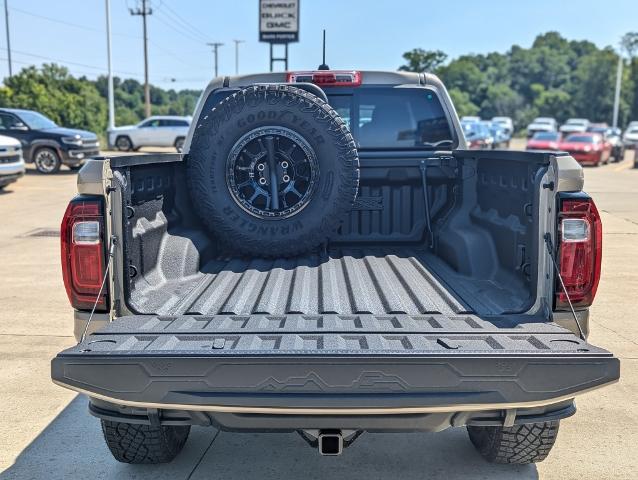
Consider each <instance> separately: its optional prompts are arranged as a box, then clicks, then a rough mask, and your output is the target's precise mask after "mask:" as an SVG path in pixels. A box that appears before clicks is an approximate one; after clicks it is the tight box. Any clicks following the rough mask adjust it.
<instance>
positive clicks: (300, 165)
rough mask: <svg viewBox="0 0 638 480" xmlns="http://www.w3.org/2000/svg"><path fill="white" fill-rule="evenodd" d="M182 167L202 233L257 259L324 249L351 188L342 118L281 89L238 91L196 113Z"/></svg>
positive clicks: (353, 153)
mask: <svg viewBox="0 0 638 480" xmlns="http://www.w3.org/2000/svg"><path fill="white" fill-rule="evenodd" d="M187 162H188V182H189V187H190V192H191V198H192V202H193V204H194V206H195V209H196V211H197V213H198V214H199V216H200V217H201V219H202V221H203V223H204V224H205V225H206V227H207V228H208V230H209V231H210V233H211V234H212V235H213V236H214V237H215V238H217V239H218V240H219V241H220V242H222V243H224V244H225V245H226V246H227V247H229V248H230V249H232V251H234V252H238V253H244V254H248V255H253V256H260V257H282V256H283V257H289V256H292V255H297V254H299V253H303V252H306V251H308V250H310V249H312V248H315V247H317V246H318V245H320V244H322V243H324V242H325V241H326V239H327V238H328V237H329V236H330V234H331V233H333V232H334V231H335V229H336V228H337V227H338V225H339V223H340V221H341V220H342V219H343V217H344V215H345V214H346V213H347V212H348V211H349V210H350V209H351V208H352V205H353V203H354V200H355V196H356V194H357V189H358V186H359V157H358V155H357V149H356V146H355V142H354V139H353V138H352V135H351V134H350V132H349V130H348V128H347V126H346V124H345V123H344V121H343V119H342V118H341V117H340V116H339V114H337V112H336V111H335V110H334V109H332V108H331V107H330V106H329V105H328V104H327V103H326V102H324V101H323V100H321V99H320V98H318V97H316V96H315V95H313V94H311V93H308V92H306V91H304V90H301V89H299V88H295V87H293V86H289V85H259V86H252V87H248V88H244V89H242V90H240V91H238V92H236V93H234V94H233V95H231V96H229V97H228V98H226V99H224V100H222V101H221V102H220V103H218V104H217V105H216V106H215V107H214V108H213V109H212V110H211V111H210V112H208V113H207V112H202V114H201V116H200V119H199V124H198V125H197V128H196V129H195V132H194V134H193V139H192V142H191V147H190V151H189V156H188V160H187Z"/></svg>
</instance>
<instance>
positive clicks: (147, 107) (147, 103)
mask: <svg viewBox="0 0 638 480" xmlns="http://www.w3.org/2000/svg"><path fill="white" fill-rule="evenodd" d="M146 2H147V0H142V8H135V9H133V8H129V12H131V15H141V17H142V25H143V27H144V113H145V114H146V116H147V117H150V116H151V90H150V87H149V85H148V35H147V32H146V17H148V16H149V15H152V14H153V9H152V8H146Z"/></svg>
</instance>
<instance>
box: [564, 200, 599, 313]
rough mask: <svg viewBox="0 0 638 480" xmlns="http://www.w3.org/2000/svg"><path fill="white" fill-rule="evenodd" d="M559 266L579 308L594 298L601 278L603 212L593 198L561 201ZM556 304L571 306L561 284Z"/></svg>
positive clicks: (570, 296)
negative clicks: (601, 215) (601, 214)
mask: <svg viewBox="0 0 638 480" xmlns="http://www.w3.org/2000/svg"><path fill="white" fill-rule="evenodd" d="M558 227H559V228H558V234H559V268H560V274H561V276H562V278H563V282H564V283H565V288H566V289H567V293H568V294H569V299H570V300H571V302H572V304H573V306H574V307H575V308H578V307H588V306H589V305H591V304H592V302H593V301H594V297H595V295H596V290H597V289H598V281H599V280H600V262H601V257H602V240H603V230H602V224H601V221H600V215H599V213H598V210H597V209H596V205H594V201H593V200H592V199H591V198H565V199H562V201H561V209H560V213H559V223H558ZM556 308H557V309H558V310H564V309H569V303H568V302H567V296H566V295H565V292H564V291H563V289H562V288H561V287H560V285H558V286H557V294H556Z"/></svg>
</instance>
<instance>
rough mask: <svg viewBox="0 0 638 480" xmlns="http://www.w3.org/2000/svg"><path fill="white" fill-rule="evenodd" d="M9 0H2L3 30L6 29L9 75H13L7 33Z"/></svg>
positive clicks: (9, 37)
mask: <svg viewBox="0 0 638 480" xmlns="http://www.w3.org/2000/svg"><path fill="white" fill-rule="evenodd" d="M8 1H9V0H4V23H5V30H6V31H7V53H8V55H7V59H8V60H9V77H12V76H13V68H12V67H11V36H10V35H9V6H8V5H7V2H8Z"/></svg>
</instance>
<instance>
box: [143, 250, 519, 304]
mask: <svg viewBox="0 0 638 480" xmlns="http://www.w3.org/2000/svg"><path fill="white" fill-rule="evenodd" d="M391 251H392V254H388V251H387V249H386V250H385V253H384V252H383V251H382V250H380V249H376V250H375V249H371V248H367V249H353V248H347V249H341V248H335V249H331V250H330V252H325V253H323V254H311V255H305V256H301V257H296V258H292V259H245V258H240V257H223V256H222V257H218V258H215V259H214V260H212V261H209V262H208V263H206V264H205V265H204V266H203V267H202V268H201V271H200V272H198V274H197V275H191V276H189V277H183V276H178V277H177V278H176V279H166V278H165V277H164V276H159V275H158V276H153V275H152V274H151V275H149V276H148V278H147V279H145V281H144V282H136V290H135V294H134V295H133V296H132V301H131V306H132V307H133V309H134V310H135V311H137V312H139V313H154V314H161V315H166V314H171V315H180V314H186V315H195V314H198V315H219V314H231V315H250V314H270V315H285V314H308V315H309V314H341V315H349V314H373V315H381V314H408V315H416V314H425V313H440V314H444V315H457V314H462V313H469V312H473V311H479V312H480V311H481V310H483V309H488V307H485V305H487V303H488V302H490V299H498V301H499V304H500V305H501V308H503V305H507V304H508V299H514V298H516V297H515V296H514V295H513V293H509V294H508V292H507V291H506V290H505V289H504V287H503V285H505V284H501V285H500V286H499V285H497V284H496V283H492V282H489V281H483V282H480V281H478V280H477V279H472V280H471V281H465V282H463V280H462V278H454V283H453V284H454V285H455V288H457V289H459V288H460V289H462V292H463V295H462V296H457V294H456V293H455V292H453V291H452V290H451V288H450V287H448V286H447V284H446V282H445V280H444V279H445V278H446V277H447V278H451V277H453V276H454V274H453V272H451V271H449V270H450V269H446V268H445V266H444V265H442V264H441V262H437V259H436V258H435V257H434V256H432V255H428V253H427V252H426V251H425V250H420V249H418V248H414V247H394V248H393V249H392V250H391ZM435 268H436V270H435ZM461 297H462V298H464V299H469V301H470V302H471V303H472V305H468V304H466V303H465V302H464V301H463V300H461ZM509 302H510V303H512V302H513V301H512V300H509ZM482 307H483V308H482ZM515 307H516V305H515V304H513V303H512V305H511V308H512V309H514V308H515Z"/></svg>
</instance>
